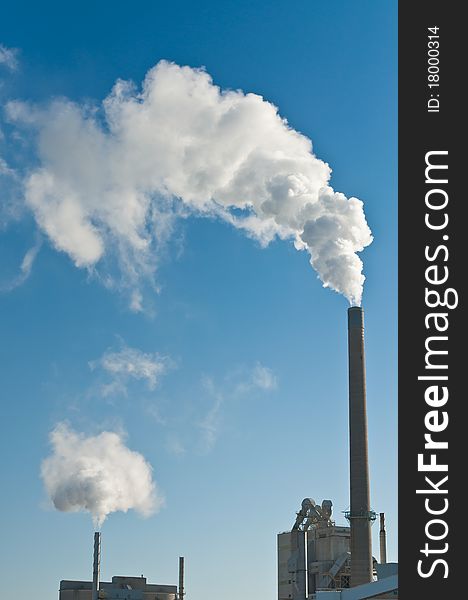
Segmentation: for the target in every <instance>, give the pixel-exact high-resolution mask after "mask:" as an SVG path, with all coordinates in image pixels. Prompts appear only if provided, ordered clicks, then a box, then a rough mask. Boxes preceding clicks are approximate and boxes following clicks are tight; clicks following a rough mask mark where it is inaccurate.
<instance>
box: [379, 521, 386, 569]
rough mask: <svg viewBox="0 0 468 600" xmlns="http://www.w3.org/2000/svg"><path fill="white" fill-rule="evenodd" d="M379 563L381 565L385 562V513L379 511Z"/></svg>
mask: <svg viewBox="0 0 468 600" xmlns="http://www.w3.org/2000/svg"><path fill="white" fill-rule="evenodd" d="M379 538H380V563H381V564H382V565H384V564H386V562H387V533H386V531H385V513H380V532H379Z"/></svg>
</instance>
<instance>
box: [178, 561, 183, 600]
mask: <svg viewBox="0 0 468 600" xmlns="http://www.w3.org/2000/svg"><path fill="white" fill-rule="evenodd" d="M184 596H185V591H184V557H183V556H179V595H178V600H184Z"/></svg>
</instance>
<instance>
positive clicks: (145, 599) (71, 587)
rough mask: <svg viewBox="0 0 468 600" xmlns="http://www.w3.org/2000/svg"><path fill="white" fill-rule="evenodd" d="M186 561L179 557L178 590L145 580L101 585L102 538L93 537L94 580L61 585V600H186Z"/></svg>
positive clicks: (116, 580)
mask: <svg viewBox="0 0 468 600" xmlns="http://www.w3.org/2000/svg"><path fill="white" fill-rule="evenodd" d="M184 596H185V589H184V557H183V556H180V557H179V587H178V588H177V586H176V585H161V584H155V583H147V581H146V577H143V575H142V576H141V577H112V581H101V534H100V532H99V531H96V532H95V534H94V553H93V580H92V581H69V580H62V581H61V582H60V591H59V600H183V599H184Z"/></svg>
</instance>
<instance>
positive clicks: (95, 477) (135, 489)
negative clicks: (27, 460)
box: [41, 423, 164, 528]
mask: <svg viewBox="0 0 468 600" xmlns="http://www.w3.org/2000/svg"><path fill="white" fill-rule="evenodd" d="M50 443H51V446H52V453H51V455H50V456H49V457H47V458H46V459H45V460H44V461H43V462H42V465H41V476H42V479H43V482H44V485H45V488H46V490H47V493H48V495H49V497H50V499H51V500H52V502H53V504H54V506H55V508H56V509H57V510H60V511H64V512H78V511H87V512H89V513H91V515H92V518H93V522H94V525H95V527H97V528H99V527H100V526H101V525H102V523H103V522H104V520H105V518H106V517H107V516H108V515H109V514H110V513H113V512H115V511H123V512H127V511H128V510H130V509H134V510H135V511H137V512H138V513H140V514H141V515H143V516H149V515H151V514H152V513H154V512H156V511H157V510H159V508H160V507H161V506H162V504H163V502H164V501H163V498H162V496H161V495H160V493H159V492H158V490H157V488H156V484H155V482H154V481H153V477H152V468H151V465H150V464H149V463H148V462H147V461H146V460H145V459H144V458H143V456H142V455H141V454H139V453H138V452H135V451H133V450H130V449H129V448H127V447H126V446H125V444H124V442H123V439H122V436H120V435H118V434H117V433H114V432H110V431H103V432H102V433H100V434H98V435H95V436H88V437H86V436H85V435H83V434H81V433H77V432H75V431H73V430H72V429H70V428H69V427H68V425H66V424H64V423H60V424H59V425H57V426H56V427H55V429H54V430H53V431H52V432H51V433H50Z"/></svg>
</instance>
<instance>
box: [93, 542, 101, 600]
mask: <svg viewBox="0 0 468 600" xmlns="http://www.w3.org/2000/svg"><path fill="white" fill-rule="evenodd" d="M100 574H101V534H100V532H99V531H96V532H95V533H94V560H93V593H92V600H98V598H99V577H100Z"/></svg>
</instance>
